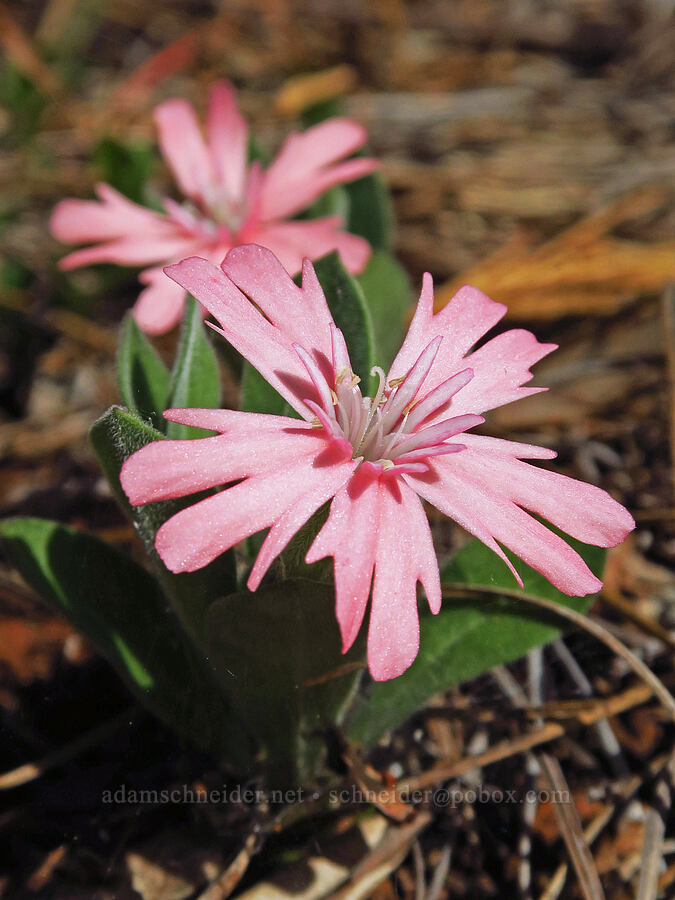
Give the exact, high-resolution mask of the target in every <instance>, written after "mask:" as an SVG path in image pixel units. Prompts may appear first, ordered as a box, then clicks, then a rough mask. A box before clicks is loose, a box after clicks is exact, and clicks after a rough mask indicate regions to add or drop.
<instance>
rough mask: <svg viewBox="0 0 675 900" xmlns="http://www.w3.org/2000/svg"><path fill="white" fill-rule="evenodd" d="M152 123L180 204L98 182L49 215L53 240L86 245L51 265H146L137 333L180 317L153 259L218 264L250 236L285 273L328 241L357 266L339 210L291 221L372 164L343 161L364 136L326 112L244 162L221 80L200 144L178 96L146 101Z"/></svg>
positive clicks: (353, 241) (360, 252)
mask: <svg viewBox="0 0 675 900" xmlns="http://www.w3.org/2000/svg"><path fill="white" fill-rule="evenodd" d="M155 123H156V125H157V129H158V132H159V143H160V147H161V150H162V154H163V155H164V158H165V159H166V161H167V163H168V165H169V167H170V168H171V171H172V172H173V174H174V177H175V179H176V182H177V184H178V186H179V188H180V190H181V191H182V193H183V194H184V195H185V197H186V201H185V202H184V203H183V204H182V205H181V204H178V203H176V202H175V201H174V200H171V199H169V198H165V199H164V201H163V205H164V210H165V212H164V213H159V212H153V211H152V210H150V209H146V208H144V207H142V206H139V205H138V204H136V203H132V202H131V200H127V198H126V197H124V196H122V194H119V193H118V192H117V191H116V190H114V189H113V188H112V187H110V186H109V185H107V184H99V185H98V186H97V187H96V193H97V195H98V198H99V201H98V202H97V201H92V200H64V201H63V202H61V203H59V204H58V206H57V207H56V208H55V210H54V212H53V214H52V219H51V230H52V232H53V234H54V235H55V237H57V238H58V239H59V240H60V241H63V242H64V243H66V244H82V243H91V244H92V245H93V246H91V247H87V248H85V249H82V250H76V251H75V252H74V253H71V254H69V255H68V256H66V257H64V259H62V260H61V263H60V266H61V268H62V269H74V268H77V267H78V266H86V265H89V264H90V263H100V262H111V263H119V264H121V265H132V266H136V265H141V266H147V265H149V266H150V268H147V269H144V270H143V271H142V272H141V274H140V276H139V280H140V281H141V282H142V283H143V284H145V285H147V287H146V288H145V289H144V290H143V291H141V294H140V296H139V298H138V301H137V303H136V305H135V306H134V316H135V318H136V321H137V322H138V324H139V326H140V327H141V328H142V329H143V330H144V331H146V332H147V333H149V334H163V333H164V332H166V331H169V330H170V329H171V328H173V327H174V326H175V325H176V324H177V323H178V321H179V320H180V317H181V314H182V310H183V305H184V303H185V291H184V290H183V289H182V288H181V287H179V286H178V285H177V284H176V283H175V282H172V281H170V280H169V279H168V278H166V277H165V276H164V274H163V271H162V266H163V265H164V264H165V263H168V262H177V261H178V260H180V259H183V258H184V257H186V256H192V255H194V254H198V255H200V256H204V257H206V258H207V259H209V260H211V261H212V262H215V263H219V262H220V261H221V260H222V258H223V257H224V256H225V254H226V252H227V251H228V250H229V249H230V248H231V247H234V246H237V245H238V244H248V243H251V242H255V243H258V244H262V245H263V246H265V247H269V248H270V249H271V250H272V251H273V252H274V253H275V254H276V256H277V257H278V258H279V259H280V260H281V262H282V263H283V265H284V267H285V268H286V269H287V270H288V271H289V272H291V273H292V274H294V273H296V272H299V271H300V268H301V266H302V260H303V259H304V257H306V256H308V257H310V258H312V259H316V258H318V257H320V256H323V255H324V254H325V253H328V252H329V251H331V250H338V251H339V253H340V255H341V257H342V261H343V263H344V264H345V266H346V267H347V268H348V269H349V271H351V272H360V271H361V270H362V269H363V267H364V266H365V264H366V262H367V261H368V257H369V256H370V246H369V244H368V242H367V241H365V240H364V239H363V238H360V237H357V236H356V235H353V234H349V233H348V232H346V231H342V230H341V229H342V220H341V218H340V217H339V216H330V217H326V218H322V219H314V220H312V221H291V217H292V216H294V215H295V214H296V213H298V212H300V211H301V210H303V209H305V208H306V207H307V206H309V205H310V204H312V203H313V202H314V201H315V200H317V199H318V197H319V196H320V195H321V194H323V193H324V191H326V190H327V189H328V188H330V187H333V186H334V185H337V184H343V183H344V182H347V181H353V180H354V179H356V178H361V177H363V176H364V175H367V174H368V173H369V172H372V171H373V170H374V169H376V168H377V165H378V164H377V162H376V161H375V160H373V159H363V158H357V159H345V157H347V156H349V155H350V154H352V153H354V152H355V151H356V150H358V149H359V147H362V146H363V144H364V143H365V141H366V133H365V131H364V129H363V128H362V127H361V126H360V125H358V124H357V123H356V122H353V121H351V120H349V119H330V120H328V121H326V122H322V123H321V124H320V125H315V126H314V127H313V128H310V129H308V130H307V131H305V132H304V133H302V134H291V135H289V137H288V138H287V139H286V141H285V142H284V144H283V146H282V147H281V150H280V151H279V153H278V155H277V156H276V158H275V159H274V161H273V162H272V163H271V165H270V166H269V168H268V169H266V170H264V171H263V170H262V168H261V167H260V165H259V164H258V163H253V164H252V165H250V166H249V165H248V162H247V158H248V127H247V125H246V122H245V121H244V119H243V118H242V117H241V115H240V113H239V110H238V108H237V104H236V100H235V94H234V90H233V88H232V86H231V85H230V84H228V83H227V82H219V83H217V84H215V85H214V87H213V88H212V90H211V96H210V102H209V110H208V118H207V134H208V139H207V141H204V139H203V138H202V135H201V132H200V129H199V123H198V121H197V118H196V116H195V113H194V110H193V109H192V107H191V106H190V104H189V103H187V102H186V101H185V100H168V101H167V102H166V103H162V104H161V105H160V106H158V107H157V108H156V109H155Z"/></svg>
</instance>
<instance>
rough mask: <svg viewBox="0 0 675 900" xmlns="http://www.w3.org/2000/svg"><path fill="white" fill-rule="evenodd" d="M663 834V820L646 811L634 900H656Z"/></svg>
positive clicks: (652, 810)
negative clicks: (638, 876) (638, 879)
mask: <svg viewBox="0 0 675 900" xmlns="http://www.w3.org/2000/svg"><path fill="white" fill-rule="evenodd" d="M663 834H664V825H663V819H662V818H661V816H660V815H659V814H658V813H657V812H656V810H655V809H651V808H650V809H648V810H647V815H646V817H645V837H644V842H643V844H642V857H641V860H640V882H639V884H638V890H637V894H636V900H656V896H657V893H658V883H659V863H660V862H661V848H662V846H663Z"/></svg>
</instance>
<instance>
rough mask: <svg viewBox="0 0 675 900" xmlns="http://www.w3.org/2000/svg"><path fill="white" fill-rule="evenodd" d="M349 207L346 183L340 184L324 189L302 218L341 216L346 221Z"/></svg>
mask: <svg viewBox="0 0 675 900" xmlns="http://www.w3.org/2000/svg"><path fill="white" fill-rule="evenodd" d="M349 208H350V202H349V194H348V193H347V191H346V190H345V187H344V185H342V184H338V185H337V186H336V187H333V188H329V190H327V191H324V192H323V194H322V195H321V196H320V197H319V199H318V200H317V201H316V202H314V203H313V204H312V205H311V206H310V207H309V209H308V210H307V212H306V214H303V215H302V216H300V218H303V219H320V218H322V217H324V216H340V217H341V218H342V220H343V222H346V221H347V220H348V218H349Z"/></svg>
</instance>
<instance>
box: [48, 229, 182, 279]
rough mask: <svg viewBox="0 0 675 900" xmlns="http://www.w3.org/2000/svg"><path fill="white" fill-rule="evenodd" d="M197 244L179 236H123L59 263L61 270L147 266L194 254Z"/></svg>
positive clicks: (87, 248) (74, 254)
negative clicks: (106, 265) (102, 265)
mask: <svg viewBox="0 0 675 900" xmlns="http://www.w3.org/2000/svg"><path fill="white" fill-rule="evenodd" d="M198 248H199V244H198V242H197V241H195V239H194V238H189V237H186V236H185V235H182V234H177V233H174V234H173V235H166V234H165V235H159V236H157V237H155V236H154V235H153V234H152V233H149V234H147V235H145V236H144V237H125V238H120V239H119V240H116V241H109V242H108V243H105V244H95V245H94V246H93V247H85V248H84V249H82V250H75V251H74V252H73V253H69V254H68V256H64V257H63V259H62V260H60V262H59V268H60V269H62V270H63V271H69V270H70V269H77V268H80V267H81V266H90V265H92V264H93V263H117V265H120V266H146V265H148V264H149V263H158V262H167V260H172V259H180V257H181V256H184V255H186V254H191V253H195V252H196V251H197V250H198Z"/></svg>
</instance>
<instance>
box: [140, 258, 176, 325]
mask: <svg viewBox="0 0 675 900" xmlns="http://www.w3.org/2000/svg"><path fill="white" fill-rule="evenodd" d="M138 278H139V281H141V282H142V283H143V284H146V285H147V287H146V288H145V289H144V290H142V291H141V293H140V294H139V295H138V300H137V301H136V304H135V305H134V308H133V310H132V312H133V316H134V319H136V322H137V324H138V327H139V328H140V329H141V331H144V332H145V333H146V334H166V332H167V331H171V329H172V328H175V327H176V325H178V323H179V322H180V320H181V318H182V316H183V309H184V308H185V291H184V290H183V288H182V287H181V286H180V285H178V284H176V283H175V282H174V281H172V280H171V279H170V278H168V277H167V276H166V275H165V274H164V270H163V269H146V270H145V271H144V272H141V274H140V275H139V276H138Z"/></svg>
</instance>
